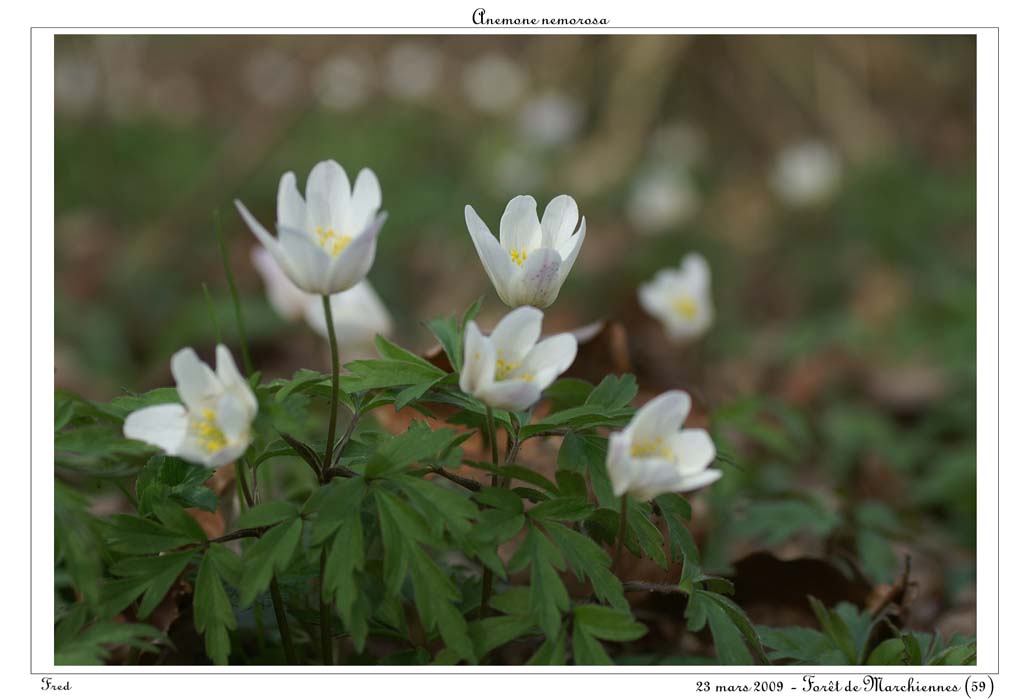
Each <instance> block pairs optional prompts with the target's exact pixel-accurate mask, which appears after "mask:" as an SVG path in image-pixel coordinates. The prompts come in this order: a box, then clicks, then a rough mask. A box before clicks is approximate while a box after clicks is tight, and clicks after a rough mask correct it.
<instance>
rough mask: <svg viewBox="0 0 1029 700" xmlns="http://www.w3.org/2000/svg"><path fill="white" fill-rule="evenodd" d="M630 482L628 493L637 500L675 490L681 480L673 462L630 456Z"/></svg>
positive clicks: (646, 499) (648, 498)
mask: <svg viewBox="0 0 1029 700" xmlns="http://www.w3.org/2000/svg"><path fill="white" fill-rule="evenodd" d="M629 461H630V464H631V465H632V466H631V471H632V474H633V476H632V484H631V485H630V487H629V494H630V495H631V496H632V497H633V498H634V499H636V500H637V501H649V500H650V499H652V498H654V497H655V496H660V495H661V494H663V493H671V492H673V491H677V490H678V487H679V484H680V483H681V482H682V481H683V478H682V475H681V474H679V471H678V470H677V469H676V468H675V464H674V463H672V462H669V461H667V460H664V459H658V458H654V457H648V458H644V459H633V458H630V460H629Z"/></svg>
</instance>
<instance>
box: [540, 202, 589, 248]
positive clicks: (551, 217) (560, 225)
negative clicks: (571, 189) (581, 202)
mask: <svg viewBox="0 0 1029 700" xmlns="http://www.w3.org/2000/svg"><path fill="white" fill-rule="evenodd" d="M578 218H579V207H578V205H576V203H575V200H574V199H572V198H571V197H569V196H568V195H566V194H562V195H559V196H557V197H554V198H553V199H552V200H550V204H548V205H547V208H546V209H545V210H544V211H543V220H542V221H541V222H540V223H541V226H542V228H543V243H542V245H543V247H544V248H553V249H555V250H558V251H560V250H561V248H562V247H563V246H564V244H565V243H566V242H567V241H568V239H569V238H571V236H572V232H573V231H574V230H575V221H576V220H577V219H578Z"/></svg>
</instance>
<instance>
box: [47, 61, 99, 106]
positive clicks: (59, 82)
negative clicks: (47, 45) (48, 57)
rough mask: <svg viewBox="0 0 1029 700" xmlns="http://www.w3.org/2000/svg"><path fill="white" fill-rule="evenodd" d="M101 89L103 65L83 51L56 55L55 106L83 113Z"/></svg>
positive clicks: (94, 100) (92, 103) (93, 101)
mask: <svg viewBox="0 0 1029 700" xmlns="http://www.w3.org/2000/svg"><path fill="white" fill-rule="evenodd" d="M99 93H100V69H99V68H98V67H97V65H96V62H95V61H94V60H93V58H92V57H90V56H89V55H87V54H85V53H84V52H73V53H67V54H59V55H57V56H56V57H55V58H54V107H55V108H56V109H57V110H58V111H61V112H67V113H69V114H76V115H78V114H84V113H85V112H87V111H88V110H89V109H90V108H91V107H92V106H93V105H94V104H95V103H96V99H97V97H98V95H99Z"/></svg>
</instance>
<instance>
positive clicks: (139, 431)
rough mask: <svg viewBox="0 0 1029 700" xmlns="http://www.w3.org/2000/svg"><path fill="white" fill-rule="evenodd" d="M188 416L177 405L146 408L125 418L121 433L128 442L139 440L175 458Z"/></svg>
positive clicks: (169, 404)
mask: <svg viewBox="0 0 1029 700" xmlns="http://www.w3.org/2000/svg"><path fill="white" fill-rule="evenodd" d="M188 425H189V414H188V412H187V411H186V407H185V406H183V405H181V404H177V403H164V404H158V405H157V406H147V407H146V408H141V409H139V410H138V411H133V412H132V413H130V414H129V415H128V416H126V417H125V425H124V426H123V427H122V432H123V433H124V434H125V437H127V438H129V439H130V440H141V441H143V442H146V443H148V444H151V445H156V446H157V447H160V448H161V449H162V450H163V451H164V452H165V453H167V454H169V455H172V456H175V455H177V454H178V453H179V448H180V447H181V446H182V444H183V442H184V441H185V439H186V430H187V427H188Z"/></svg>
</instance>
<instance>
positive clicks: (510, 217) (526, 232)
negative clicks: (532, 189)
mask: <svg viewBox="0 0 1029 700" xmlns="http://www.w3.org/2000/svg"><path fill="white" fill-rule="evenodd" d="M542 240H543V230H542V229H541V228H540V220H539V217H538V216H537V214H536V200H535V199H533V198H532V197H530V196H529V195H527V194H523V195H519V196H517V197H515V198H514V199H512V200H511V201H510V202H508V203H507V208H505V209H504V214H503V215H502V216H501V217H500V247H501V248H503V249H504V252H506V253H507V254H508V255H510V253H511V251H512V250H514V251H518V252H521V251H522V249H523V248H524V249H525V252H526V253H527V254H528V253H531V252H532V251H533V250H536V249H537V248H539V247H540V244H541V242H542Z"/></svg>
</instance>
